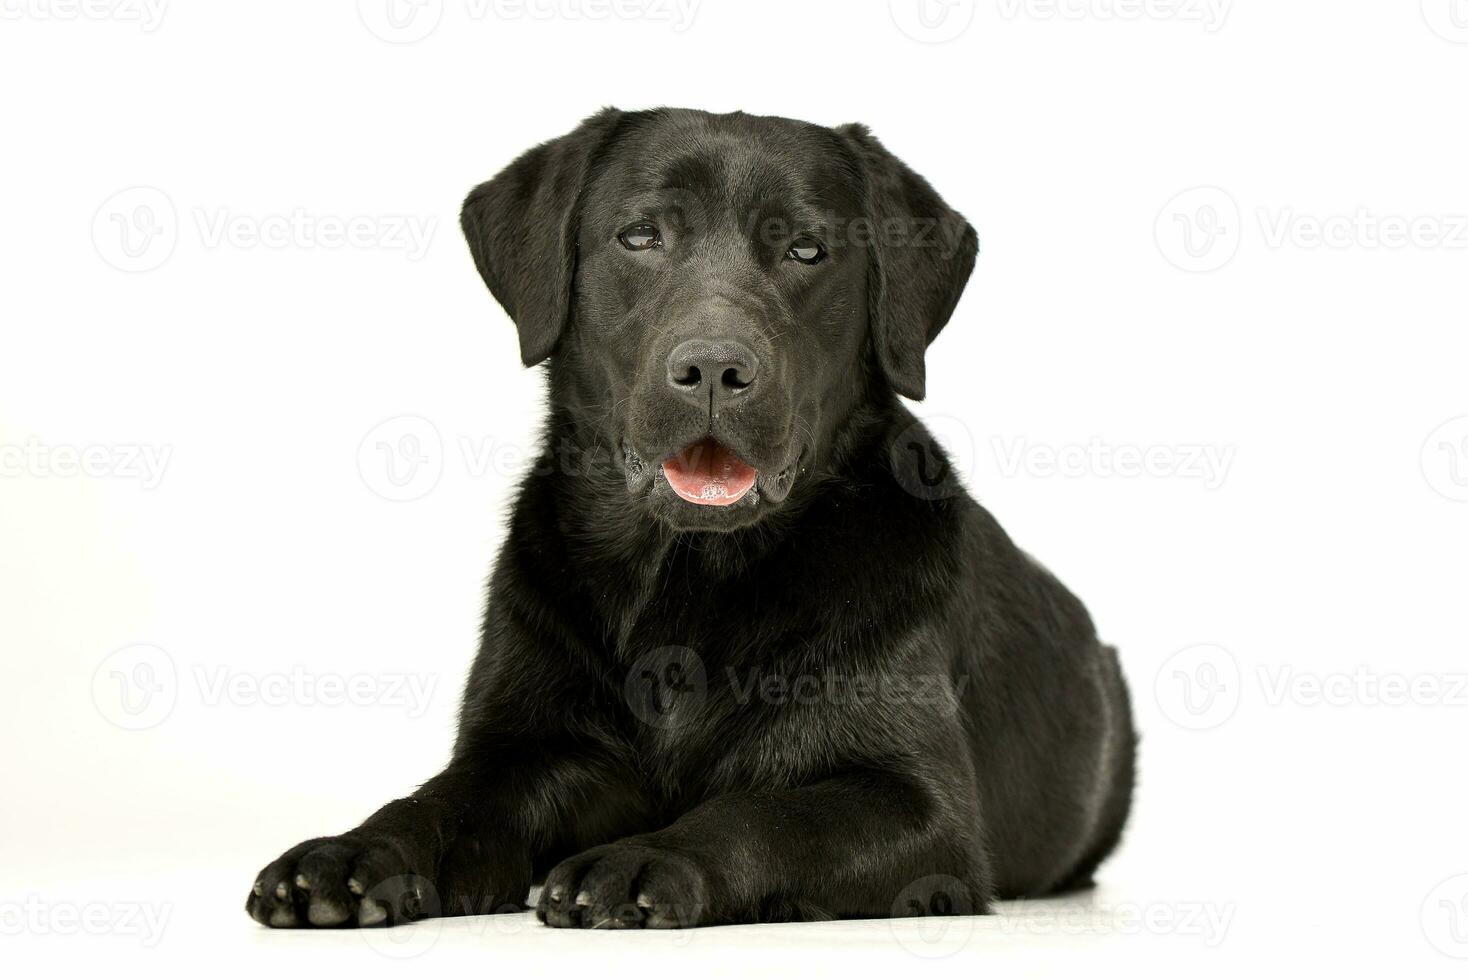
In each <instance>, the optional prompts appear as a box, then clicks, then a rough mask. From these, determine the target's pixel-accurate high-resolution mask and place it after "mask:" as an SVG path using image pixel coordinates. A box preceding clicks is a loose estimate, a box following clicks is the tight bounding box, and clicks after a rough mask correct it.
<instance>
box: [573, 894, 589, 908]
mask: <svg viewBox="0 0 1468 980" xmlns="http://www.w3.org/2000/svg"><path fill="white" fill-rule="evenodd" d="M576 904H577V905H583V906H584V905H590V904H591V892H577V893H576Z"/></svg>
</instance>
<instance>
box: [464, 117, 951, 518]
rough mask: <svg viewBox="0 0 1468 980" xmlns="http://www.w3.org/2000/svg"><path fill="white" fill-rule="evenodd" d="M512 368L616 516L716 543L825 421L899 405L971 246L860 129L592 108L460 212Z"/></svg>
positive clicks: (919, 379) (918, 181) (766, 496)
mask: <svg viewBox="0 0 1468 980" xmlns="http://www.w3.org/2000/svg"><path fill="white" fill-rule="evenodd" d="M462 222H463V228H464V234H465V236H466V237H467V238H468V240H469V246H470V249H471V251H472V252H473V255H474V261H475V263H476V265H477V266H478V268H479V272H480V274H481V275H482V276H483V277H484V281H485V283H486V284H487V285H488V286H489V288H490V291H491V292H492V293H493V294H494V296H495V298H496V299H497V300H499V302H500V303H501V305H503V306H504V308H505V310H506V311H507V312H508V313H509V314H510V316H511V317H513V318H514V320H515V323H516V326H517V327H518V330H519V336H520V355H521V358H522V360H523V361H524V362H525V364H526V365H533V364H537V363H539V362H541V361H543V360H545V359H547V358H550V359H551V367H552V374H553V397H555V398H557V399H559V400H560V401H561V402H563V403H564V404H567V405H570V406H574V409H573V412H572V414H573V416H574V418H575V420H576V422H577V423H578V424H580V425H584V426H589V427H592V428H593V429H594V430H595V438H596V439H597V440H598V441H599V442H600V443H601V444H603V445H606V446H613V447H616V450H617V459H618V462H619V464H620V466H621V468H622V472H623V475H624V476H625V482H626V492H627V493H628V494H629V495H630V497H631V501H632V504H633V505H634V506H637V507H645V508H647V509H648V511H649V512H650V513H651V514H652V515H653V516H655V517H657V518H658V519H660V520H663V521H665V522H667V523H668V524H670V525H672V526H673V527H675V528H679V529H697V530H729V529H732V528H736V527H741V526H744V525H747V524H749V523H751V522H753V521H755V520H758V519H759V518H761V517H762V516H764V515H765V514H767V513H769V512H771V511H773V510H775V509H777V508H779V507H781V506H782V505H784V503H785V501H786V500H787V498H788V497H789V496H790V495H791V492H792V489H794V488H796V487H797V486H798V485H799V484H801V482H802V481H803V480H804V479H807V478H808V477H809V475H810V474H811V473H813V472H818V471H819V470H820V468H821V467H823V466H825V465H826V463H827V461H828V456H829V454H830V450H831V446H832V444H833V440H834V439H835V438H836V435H837V433H838V431H839V429H840V427H841V425H842V423H843V421H844V420H845V419H847V418H848V417H849V416H850V415H851V414H852V413H853V412H854V411H855V410H856V409H857V407H858V406H859V405H860V404H861V403H862V402H863V401H867V400H872V399H878V400H880V399H887V400H890V398H891V393H893V392H896V393H897V394H901V395H905V396H907V397H909V398H914V399H920V398H922V397H923V389H924V366H923V361H924V356H925V351H926V348H927V346H928V344H929V343H930V342H931V341H932V340H933V338H934V337H935V336H937V334H938V331H939V330H941V329H942V328H943V325H944V324H945V323H946V322H947V321H948V318H949V315H950V314H951V313H952V312H953V308H954V305H955V304H956V303H957V302H958V297H959V295H960V294H961V293H962V291H963V287H964V284H965V282H967V280H968V276H969V273H970V271H971V270H972V269H973V264H974V258H975V255H976V253H977V250H978V241H977V238H976V237H975V235H974V231H973V229H972V228H970V227H969V225H968V223H967V222H965V221H964V219H963V218H962V217H961V216H960V215H959V214H957V213H956V212H954V211H953V210H952V209H950V208H949V207H948V206H947V205H946V204H944V203H943V201H942V199H941V198H939V196H938V195H937V193H936V192H935V191H934V190H933V189H932V187H930V186H929V185H928V183H927V181H925V180H923V179H922V178H921V177H920V176H918V175H917V174H915V173H913V172H912V171H911V170H909V169H908V168H907V167H906V166H905V165H903V164H902V163H901V162H900V161H899V160H897V159H896V158H895V157H894V156H892V154H890V153H888V152H887V150H886V149H884V148H883V147H882V145H881V144H880V143H878V142H877V140H876V139H875V138H874V137H872V136H871V135H870V134H869V133H868V132H867V130H866V129H865V127H862V126H855V125H852V126H843V127H840V128H838V129H828V128H826V127H823V126H815V125H811V124H809V123H803V122H797V121H795V120H790V119H781V118H774V117H763V116H749V115H745V114H743V113H733V114H729V115H712V114H709V113H704V112H695V111H689V110H670V109H659V110H653V111H648V112H619V111H617V110H615V109H607V110H604V111H602V112H601V113H599V114H597V115H595V116H592V117H591V118H589V119H587V120H586V121H585V122H583V123H582V124H581V126H580V127H578V128H577V129H576V130H574V131H573V132H571V133H569V134H567V135H565V136H562V137H561V138H559V139H556V140H552V141H550V142H548V143H544V144H542V145H540V146H538V147H536V148H535V149H532V150H530V151H529V152H527V153H526V154H524V155H523V156H521V157H520V158H519V159H518V160H516V161H515V162H514V163H512V164H511V165H510V166H509V167H507V168H506V169H505V170H504V171H503V172H501V173H500V174H499V175H498V176H496V177H495V178H494V179H493V180H490V181H488V182H487V183H484V184H481V185H480V186H479V187H476V188H475V189H474V190H473V191H472V192H471V193H470V195H469V197H468V199H467V200H466V201H465V202H464V210H463V215H462Z"/></svg>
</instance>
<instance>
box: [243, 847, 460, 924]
mask: <svg viewBox="0 0 1468 980" xmlns="http://www.w3.org/2000/svg"><path fill="white" fill-rule="evenodd" d="M437 901H438V899H437V895H436V894H435V893H434V891H433V883H432V882H431V881H429V880H428V879H427V878H424V877H422V876H421V875H416V874H413V873H412V870H411V869H410V868H409V867H408V864H407V861H406V860H405V859H404V858H403V854H402V850H401V848H399V847H397V846H396V845H395V844H394V843H393V842H392V841H390V840H386V839H375V840H374V839H370V838H363V837H359V836H357V835H352V834H349V835H345V836H342V837H318V838H316V839H315V840H308V841H306V842H305V843H303V844H297V845H296V846H295V847H293V848H291V849H290V850H289V851H286V852H285V853H284V854H282V855H281V856H280V857H278V858H276V859H275V860H274V861H272V862H270V863H269V864H267V865H266V866H265V868H264V870H262V871H261V872H260V874H259V875H258V876H257V877H256V878H255V884H254V887H253V888H251V890H250V896H249V898H247V899H245V911H246V912H248V913H249V914H250V917H251V918H252V919H254V920H255V921H256V922H258V923H260V924H261V925H266V926H271V927H273V928H277V929H289V928H294V927H312V926H317V927H328V926H351V925H358V926H385V925H393V924H394V923H399V922H408V921H411V920H413V919H417V918H421V917H422V916H424V915H430V914H433V913H434V909H433V908H432V906H433V905H436V903H437Z"/></svg>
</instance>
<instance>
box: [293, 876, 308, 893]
mask: <svg viewBox="0 0 1468 980" xmlns="http://www.w3.org/2000/svg"><path fill="white" fill-rule="evenodd" d="M296 887H297V888H300V889H302V890H304V891H310V890H311V882H310V880H309V879H308V878H307V877H306V876H305V875H296Z"/></svg>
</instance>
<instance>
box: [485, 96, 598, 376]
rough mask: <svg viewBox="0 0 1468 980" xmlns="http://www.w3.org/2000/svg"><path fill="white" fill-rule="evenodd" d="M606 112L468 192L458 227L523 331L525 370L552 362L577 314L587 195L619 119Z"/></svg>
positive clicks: (492, 288)
mask: <svg viewBox="0 0 1468 980" xmlns="http://www.w3.org/2000/svg"><path fill="white" fill-rule="evenodd" d="M621 118H622V113H621V112H619V111H618V110H616V109H611V108H608V109H603V110H602V111H601V112H599V113H597V114H596V115H594V116H591V117H589V118H588V119H586V120H585V121H584V122H582V123H581V125H580V126H578V127H577V128H576V129H574V130H572V131H571V132H570V133H567V134H566V135H565V136H562V137H560V138H559V139H553V140H551V141H550V142H548V143H542V144H540V145H539V146H537V147H535V148H534V149H532V150H529V151H527V152H526V153H524V154H523V155H521V156H520V158H519V159H517V160H516V161H515V162H514V163H512V164H510V165H509V166H508V167H506V168H505V169H504V170H502V171H500V172H499V174H498V175H496V176H495V177H494V178H493V179H492V180H489V181H486V182H485V183H483V184H480V185H479V186H478V187H476V188H474V189H473V190H472V191H470V192H469V196H468V197H467V198H465V200H464V208H463V210H462V211H461V212H460V214H459V225H460V227H462V228H463V230H464V237H465V238H466V239H468V241H469V251H470V252H472V253H473V255H474V264H475V265H476V266H477V267H478V268H479V275H480V276H481V277H483V279H484V284H485V285H486V286H488V287H489V291H490V292H491V293H493V294H494V298H495V299H497V300H499V304H500V305H501V306H503V307H504V308H505V312H506V313H508V314H510V318H511V319H513V320H514V321H515V326H516V328H517V329H518V330H519V332H520V360H522V361H523V362H524V363H525V366H526V367H530V366H531V365H534V364H539V363H540V362H541V361H543V360H545V359H546V358H547V357H549V356H550V354H551V351H553V350H554V349H555V346H556V342H557V341H558V340H560V337H561V331H562V330H563V329H564V328H565V325H566V320H567V318H568V316H569V315H570V311H571V284H572V281H573V280H574V278H575V274H576V234H577V230H578V229H577V220H576V219H577V215H578V213H579V212H580V201H581V191H582V188H583V187H584V186H585V184H586V175H587V173H588V172H589V171H590V169H591V162H592V160H593V159H594V158H595V156H596V153H597V151H598V150H599V149H600V148H601V147H602V145H603V144H604V143H605V142H606V141H607V139H608V137H610V135H611V134H612V132H613V130H615V129H616V127H617V123H618V122H619V121H620V120H621Z"/></svg>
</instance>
